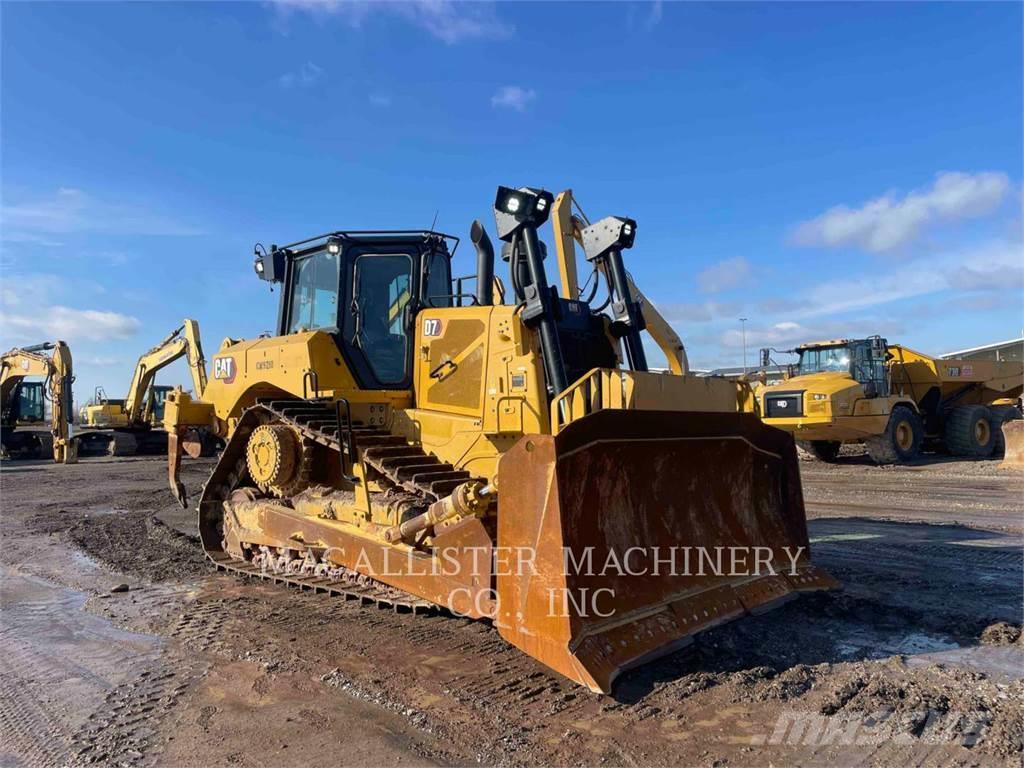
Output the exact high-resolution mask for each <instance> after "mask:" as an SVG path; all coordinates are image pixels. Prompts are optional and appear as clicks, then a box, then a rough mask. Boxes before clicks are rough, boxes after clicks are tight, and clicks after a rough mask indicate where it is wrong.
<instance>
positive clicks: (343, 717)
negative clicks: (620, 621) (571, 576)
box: [0, 456, 1024, 766]
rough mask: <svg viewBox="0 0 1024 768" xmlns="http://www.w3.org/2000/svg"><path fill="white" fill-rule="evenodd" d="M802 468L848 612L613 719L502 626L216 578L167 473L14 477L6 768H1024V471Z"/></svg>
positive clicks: (747, 624) (1, 700)
mask: <svg viewBox="0 0 1024 768" xmlns="http://www.w3.org/2000/svg"><path fill="white" fill-rule="evenodd" d="M210 467H211V463H210V461H208V460H199V461H196V462H192V463H189V464H188V465H187V466H186V468H185V480H186V484H187V485H188V486H189V487H190V488H191V489H193V490H198V488H199V487H200V486H201V484H202V482H203V480H204V478H205V476H206V474H207V473H208V472H209V469H210ZM801 472H802V477H803V484H804V491H805V495H806V499H807V507H808V513H809V515H810V517H811V518H812V520H811V523H810V530H811V537H812V551H813V556H814V559H815V561H816V563H817V564H819V565H821V566H823V567H825V568H827V569H828V570H830V571H831V572H832V573H833V574H834V575H835V576H837V577H838V578H839V579H840V580H841V581H842V582H843V583H844V586H845V589H844V590H843V591H842V592H837V593H829V594H817V595H813V596H809V597H803V598H800V599H799V600H796V601H793V602H790V603H788V604H786V605H785V606H783V607H781V608H779V609H777V610H775V611H773V612H770V613H767V614H765V615H761V616H756V617H751V618H747V619H745V620H742V621H738V622H734V623H733V624H729V625H726V626H723V627H719V628H716V629H714V630H711V631H709V632H707V633H705V634H704V635H701V636H699V637H698V639H697V641H696V642H695V643H694V644H693V645H692V646H690V647H689V648H687V649H685V650H683V651H680V652H678V653H676V654H674V655H672V656H669V657H666V658H664V659H661V660H659V661H657V662H654V663H652V664H649V665H647V666H645V667H642V668H640V669H638V670H634V671H632V672H630V673H627V674H626V675H624V676H623V677H622V678H621V679H620V681H619V682H618V684H617V686H616V689H615V691H614V694H613V695H612V696H597V695H594V694H591V693H588V692H587V691H585V690H583V689H581V688H579V687H577V686H574V685H572V684H570V683H569V682H567V681H565V680H564V679H561V678H559V677H558V676H556V675H554V674H553V673H550V672H548V671H547V670H546V669H545V668H544V667H542V666H540V665H539V664H537V663H536V662H534V661H532V660H531V659H530V658H528V657H526V656H524V655H522V654H521V653H519V652H518V651H516V650H515V649H514V648H512V647H510V646H508V645H506V644H505V643H504V641H502V640H501V639H500V638H499V637H498V635H497V633H496V632H495V631H494V630H493V629H492V628H490V627H489V626H488V625H486V624H483V623H479V622H469V621H466V620H461V619H454V618H450V617H445V616H426V617H423V616H411V615H406V614H396V613H393V612H391V611H387V610H381V609H376V608H366V607H361V606H359V605H358V604H356V603H354V602H345V601H344V600H342V599H340V598H330V597H327V596H324V595H311V594H306V593H295V592H289V591H287V590H286V589H285V588H283V587H280V586H274V585H271V584H267V583H264V582H260V583H248V582H244V581H241V580H239V579H237V578H234V577H230V576H226V575H223V574H217V573H214V572H212V571H210V570H208V569H207V567H206V565H205V564H204V560H203V558H202V556H201V554H200V552H199V549H198V544H197V542H196V539H195V527H194V521H193V518H192V513H184V512H182V511H181V510H179V509H177V508H176V506H175V505H174V503H173V501H172V500H171V497H170V494H169V492H168V491H167V489H166V485H165V483H166V481H165V464H164V462H163V461H162V460H160V459H158V458H152V459H142V458H138V459H120V460H111V459H91V460H84V461H82V462H81V463H80V464H78V465H72V466H55V465H52V464H48V463H37V462H12V463H8V464H5V465H4V466H3V468H2V471H0V505H2V511H0V526H2V528H0V534H2V541H3V547H2V549H0V569H2V571H3V578H2V584H3V586H2V591H0V611H2V614H0V616H2V619H0V765H4V766H6V765H26V766H35V765H63V764H73V765H80V764H102V765H182V766H185V765H189V766H191V765H194V766H209V765H218V766H220V765H238V766H264V765H266V766H270V765H273V766H290V765H307V764H313V763H314V762H315V763H317V764H335V765H373V766H378V765H380V766H385V765H387V766H392V765H449V764H456V765H465V764H487V765H528V764H529V765H536V764H542V765H625V766H634V765H665V766H668V765H672V766H675V765H708V766H725V765H729V766H732V765H737V766H738V765H750V766H765V765H769V764H774V765H791V764H802V765H824V764H841V765H894V764H898V765H936V764H943V765H945V764H950V765H990V764H991V765H1004V764H1005V765H1020V764H1021V760H1022V751H1021V749H1022V748H1021V742H1022V733H1024V711H1022V710H1024V703H1022V702H1024V683H1022V677H1024V640H1022V639H1021V624H1022V607H1021V606H1022V599H1024V594H1022V575H1024V560H1022V552H1024V546H1022V545H1024V541H1022V533H1024V512H1022V504H1021V499H1022V492H1024V476H1022V475H1020V474H1016V475H1014V474H1009V473H1007V472H1005V471H1000V470H998V469H997V468H996V462H991V461H985V462H974V463H965V462H951V461H935V462H933V463H929V464H923V465H918V466H914V467H902V468H879V467H874V466H870V465H868V464H866V463H865V462H864V461H863V460H862V459H860V458H859V457H856V456H850V457H844V458H843V460H842V461H841V463H840V464H838V465H835V466H828V465H823V464H818V463H816V462H807V461H803V462H801Z"/></svg>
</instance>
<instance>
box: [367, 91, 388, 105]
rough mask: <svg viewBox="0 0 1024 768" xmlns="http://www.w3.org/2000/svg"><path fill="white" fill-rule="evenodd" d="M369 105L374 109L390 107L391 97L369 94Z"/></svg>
mask: <svg viewBox="0 0 1024 768" xmlns="http://www.w3.org/2000/svg"><path fill="white" fill-rule="evenodd" d="M370 104H372V105H373V106H375V107H390V106H391V96H390V95H388V94H386V93H371V94H370Z"/></svg>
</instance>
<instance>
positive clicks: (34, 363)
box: [0, 341, 78, 464]
mask: <svg viewBox="0 0 1024 768" xmlns="http://www.w3.org/2000/svg"><path fill="white" fill-rule="evenodd" d="M42 352H52V354H51V355H50V357H47V356H46V355H44V354H40V353H42ZM29 376H34V377H40V378H44V379H46V387H47V390H48V395H49V399H50V402H51V426H50V431H51V434H52V435H53V460H54V461H56V462H58V463H61V464H73V463H75V462H76V461H78V450H77V446H76V443H75V441H74V440H73V436H72V434H71V433H72V429H73V428H72V426H71V422H72V412H73V410H74V406H73V403H72V391H71V385H72V383H73V382H74V380H75V377H74V369H73V365H72V360H71V349H70V348H69V347H68V345H67V344H66V343H64V342H63V341H56V342H46V343H43V344H36V345H34V346H31V347H23V348H20V349H12V350H11V351H10V352H7V353H5V354H4V355H2V356H0V410H2V411H3V412H6V411H7V409H8V408H9V407H10V398H11V397H12V396H13V394H14V392H15V389H16V387H17V384H18V382H19V381H21V380H22V379H25V378H27V377H29Z"/></svg>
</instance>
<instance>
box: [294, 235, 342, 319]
mask: <svg viewBox="0 0 1024 768" xmlns="http://www.w3.org/2000/svg"><path fill="white" fill-rule="evenodd" d="M339 264H340V262H339V257H338V254H334V253H329V252H327V251H320V252H319V253H314V254H312V255H310V256H306V257H305V258H302V259H299V260H297V261H296V262H295V265H294V267H293V269H294V270H295V272H294V277H293V281H292V295H291V310H290V317H289V320H288V332H289V333H295V332H296V331H300V330H305V331H312V330H316V329H318V328H337V327H338V291H339V287H340V283H341V281H340V272H339Z"/></svg>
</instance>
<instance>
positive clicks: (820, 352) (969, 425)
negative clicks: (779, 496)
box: [757, 336, 1024, 464]
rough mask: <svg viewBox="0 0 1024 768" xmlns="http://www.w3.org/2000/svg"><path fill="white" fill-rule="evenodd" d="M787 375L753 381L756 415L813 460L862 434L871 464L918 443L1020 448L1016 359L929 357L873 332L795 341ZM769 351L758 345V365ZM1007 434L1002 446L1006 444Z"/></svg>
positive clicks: (909, 451) (976, 449) (830, 455)
mask: <svg viewBox="0 0 1024 768" xmlns="http://www.w3.org/2000/svg"><path fill="white" fill-rule="evenodd" d="M787 352H791V353H794V354H797V355H799V358H800V359H799V361H798V363H797V364H796V365H795V370H794V371H793V374H794V375H792V376H789V377H787V378H786V379H785V380H784V381H782V382H779V383H777V384H774V385H772V386H769V387H763V388H760V389H759V390H758V392H757V401H758V406H759V408H760V412H761V415H762V417H763V418H764V421H765V423H766V424H770V425H772V426H773V427H777V428H779V429H782V430H785V431H787V432H789V433H791V434H792V435H793V436H794V437H795V438H796V439H797V440H799V441H801V443H802V444H803V445H806V446H807V447H808V449H809V450H810V451H811V452H812V453H813V454H814V455H815V456H816V457H817V458H819V459H821V460H823V461H834V460H835V458H836V457H837V456H838V454H839V447H840V445H842V444H843V443H861V442H862V443H864V445H865V447H866V448H867V452H868V455H869V456H871V458H872V459H873V460H874V461H876V462H877V463H879V464H898V463H904V462H908V461H913V460H914V459H916V458H918V457H919V456H920V454H921V452H922V451H923V450H926V449H931V450H939V451H944V452H949V453H952V454H954V455H957V456H966V457H974V458H985V457H988V456H992V455H999V454H1002V453H1004V450H1005V452H1006V453H1007V455H1009V456H1017V455H1020V453H1021V447H1019V446H1017V445H1016V444H1015V443H1016V442H1017V441H1019V439H1020V437H1019V435H1020V434H1021V433H1020V431H1019V430H1015V429H1014V428H1013V427H1011V426H1010V424H1011V422H1013V421H1016V420H1019V419H1020V418H1021V412H1020V409H1019V407H1018V403H1019V400H1020V396H1021V391H1022V389H1024V363H1021V362H1020V361H1019V360H1018V361H991V360H951V359H946V358H935V357H929V356H928V355H924V354H921V353H920V352H915V351H914V350H912V349H909V348H908V347H904V346H900V345H898V344H889V343H888V342H887V341H886V340H885V339H883V338H881V337H879V336H874V337H871V338H867V339H836V340H833V341H822V342H814V343H811V344H803V345H801V346H799V347H797V348H796V349H794V350H787ZM768 353H769V350H761V358H762V359H761V362H762V365H763V366H766V365H767V364H768V362H769V361H768ZM1007 440H1009V442H1010V443H1012V444H1010V445H1008V444H1007Z"/></svg>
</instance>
